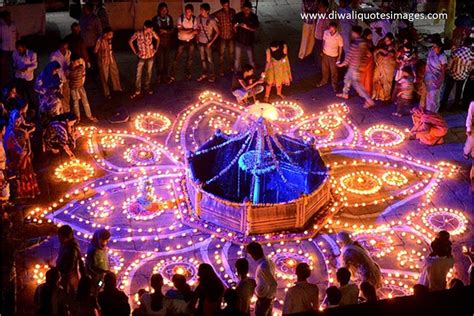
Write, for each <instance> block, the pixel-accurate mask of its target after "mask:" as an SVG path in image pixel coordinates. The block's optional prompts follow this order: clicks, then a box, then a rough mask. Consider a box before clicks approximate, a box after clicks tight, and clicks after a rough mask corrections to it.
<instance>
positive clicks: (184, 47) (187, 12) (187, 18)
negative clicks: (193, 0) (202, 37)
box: [170, 3, 197, 83]
mask: <svg viewBox="0 0 474 316" xmlns="http://www.w3.org/2000/svg"><path fill="white" fill-rule="evenodd" d="M193 13H194V7H193V5H192V4H190V3H188V4H187V5H186V6H185V7H184V14H181V15H180V16H179V17H178V20H177V21H176V25H177V28H178V48H177V49H176V55H175V57H174V62H173V66H172V67H171V76H170V83H171V82H173V81H175V80H176V68H178V65H179V63H180V62H181V57H182V56H183V54H184V51H187V54H188V56H187V59H186V65H185V67H184V74H185V76H186V79H187V80H191V79H192V77H191V67H192V66H193V58H194V50H195V48H196V44H195V40H194V39H195V37H196V35H197V21H196V17H195V16H194V14H193Z"/></svg>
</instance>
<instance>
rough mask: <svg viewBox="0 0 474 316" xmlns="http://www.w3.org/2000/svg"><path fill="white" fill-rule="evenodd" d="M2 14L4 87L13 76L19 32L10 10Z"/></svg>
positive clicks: (0, 79)
mask: <svg viewBox="0 0 474 316" xmlns="http://www.w3.org/2000/svg"><path fill="white" fill-rule="evenodd" d="M0 14H1V16H0V87H3V86H5V84H7V83H8V81H9V80H10V78H11V67H12V55H13V51H14V50H15V42H16V41H17V39H18V32H17V29H16V25H15V23H14V22H13V21H12V17H11V14H10V12H8V11H3V12H0Z"/></svg>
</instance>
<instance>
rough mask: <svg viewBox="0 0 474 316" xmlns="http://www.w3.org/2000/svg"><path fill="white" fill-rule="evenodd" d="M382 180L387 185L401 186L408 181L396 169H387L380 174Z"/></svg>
mask: <svg viewBox="0 0 474 316" xmlns="http://www.w3.org/2000/svg"><path fill="white" fill-rule="evenodd" d="M382 180H383V181H384V182H385V183H387V184H388V185H391V186H394V187H401V186H403V185H405V184H407V183H408V179H407V177H405V175H403V173H401V172H398V171H387V172H385V173H384V174H383V175H382Z"/></svg>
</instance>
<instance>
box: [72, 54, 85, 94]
mask: <svg viewBox="0 0 474 316" xmlns="http://www.w3.org/2000/svg"><path fill="white" fill-rule="evenodd" d="M85 81H86V67H85V65H84V60H82V59H81V63H80V64H77V65H72V63H71V67H70V70H69V88H71V89H79V88H81V87H82V86H83V85H84V82H85Z"/></svg>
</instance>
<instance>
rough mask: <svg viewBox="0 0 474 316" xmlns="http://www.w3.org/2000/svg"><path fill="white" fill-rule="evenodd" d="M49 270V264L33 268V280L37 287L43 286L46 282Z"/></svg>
mask: <svg viewBox="0 0 474 316" xmlns="http://www.w3.org/2000/svg"><path fill="white" fill-rule="evenodd" d="M48 270H49V266H48V265H47V264H45V265H40V264H36V265H35V266H34V268H33V279H34V280H35V283H36V284H37V285H39V284H42V283H44V282H45V281H46V272H47V271H48Z"/></svg>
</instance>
